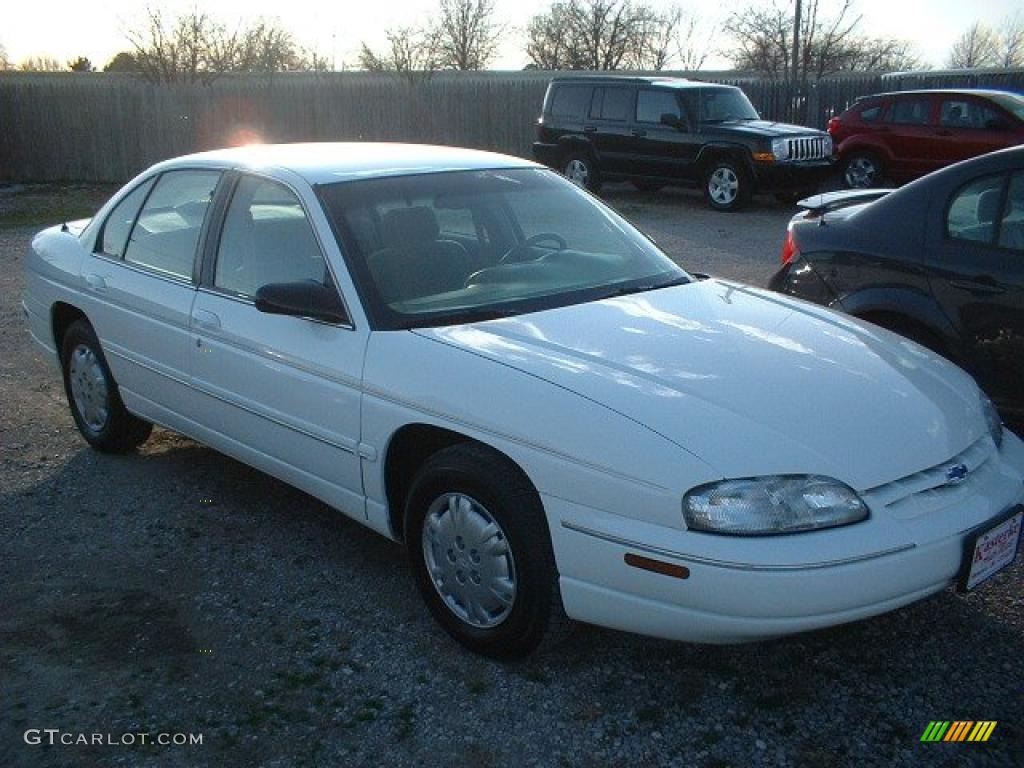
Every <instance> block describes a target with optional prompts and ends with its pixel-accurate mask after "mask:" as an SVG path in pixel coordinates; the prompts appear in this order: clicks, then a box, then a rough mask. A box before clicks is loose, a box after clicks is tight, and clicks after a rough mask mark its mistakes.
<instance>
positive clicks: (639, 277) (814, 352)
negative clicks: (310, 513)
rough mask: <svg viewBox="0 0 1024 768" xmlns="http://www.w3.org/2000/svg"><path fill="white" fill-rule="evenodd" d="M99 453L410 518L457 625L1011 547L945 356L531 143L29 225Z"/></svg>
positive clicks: (326, 169) (786, 601)
mask: <svg viewBox="0 0 1024 768" xmlns="http://www.w3.org/2000/svg"><path fill="white" fill-rule="evenodd" d="M23 307H24V312H25V315H26V317H27V322H28V326H29V328H30V330H31V334H32V336H33V337H34V338H35V340H36V341H37V342H38V343H39V344H40V345H41V346H42V347H43V348H44V349H45V350H46V351H47V353H48V356H49V357H50V358H51V359H52V360H53V361H54V362H55V363H57V364H59V367H60V369H61V371H62V373H63V379H64V385H65V389H66V392H67V396H68V402H69V404H70V409H71V414H72V416H73V418H74V420H75V422H76V424H77V425H78V428H79V429H80V431H81V433H82V435H83V436H84V438H85V440H86V441H87V442H88V443H89V444H90V445H92V446H93V447H94V448H96V449H98V450H101V451H130V450H131V449H133V448H135V447H136V446H138V445H140V444H141V443H142V442H143V441H144V440H145V439H146V437H147V435H148V434H149V433H150V430H151V428H152V425H153V424H159V425H162V426H163V427H166V428H168V429H172V430H176V431H178V432H181V433H184V434H186V435H189V436H190V437H192V438H194V439H196V440H198V441H201V442H202V443H205V444H207V445H209V446H212V447H213V448H215V449H217V450H218V451H222V452H223V453H225V454H228V455H230V456H233V457H235V458H236V459H239V460H240V461H243V462H245V463H247V464H250V465H252V466H253V467H256V468H258V469H260V470H262V471H264V472H267V473H269V474H271V475H273V476H275V477H277V478H280V479H282V480H284V481H286V482H288V483H290V484H292V485H294V486H296V487H298V488H300V489H302V490H304V491H306V492H307V493H309V494H311V495H313V496H315V497H316V498H319V499H322V500H323V501H324V502H326V503H327V504H329V505H331V506H332V507H335V508H337V509H338V510H340V511H341V512H343V513H344V514H346V515H349V516H351V517H352V518H354V519H355V520H358V521H359V522H361V523H363V524H365V525H367V526H369V527H370V528H372V529H374V530H376V531H378V532H380V533H381V534H383V535H385V536H388V537H390V538H392V539H394V540H396V541H400V542H404V544H405V545H406V548H407V550H408V553H409V558H410V561H411V564H412V570H413V573H414V574H415V577H416V580H417V582H418V585H419V588H420V590H421V592H422V594H423V597H424V599H425V601H426V603H427V605H428V606H429V607H430V610H431V611H432V613H433V615H434V616H435V617H436V619H437V620H438V621H439V623H440V624H441V625H442V626H443V627H444V628H445V629H446V630H447V631H448V632H449V633H450V634H451V635H453V636H454V637H455V638H457V639H458V640H459V641H461V642H462V643H464V644H465V645H466V646H468V647H469V648H471V649H473V650H475V651H477V652H480V653H484V654H489V655H493V656H501V657H510V656H516V655H522V654H525V653H528V652H530V651H532V650H533V649H535V648H536V647H537V645H538V644H539V643H540V641H541V640H542V638H543V637H544V636H545V635H546V634H547V635H548V636H551V635H553V634H557V633H556V632H555V630H557V629H560V628H561V627H562V626H563V624H564V620H565V618H566V617H568V618H571V619H576V620H580V621H585V622H591V623H594V624H599V625H604V626H609V627H616V628H619V629H624V630H629V631H632V632H638V633H643V634H647V635H653V636H658V637H664V638H675V639H678V640H685V641H700V642H740V641H746V640H755V639H758V638H767V637H773V636H778V635H784V634H787V633H792V632H800V631H804V630H810V629H814V628H816V627H825V626H830V625H835V624H840V623H843V622H849V621H854V620H857V619H862V618H864V617H867V616H872V615H875V614H879V613H882V612H885V611H889V610H892V609H895V608H898V607H900V606H902V605H905V604H907V603H911V602H913V601H916V600H920V599H921V598H923V597H925V596H927V595H930V594H933V593H935V592H937V591H939V590H942V589H945V588H946V587H948V586H950V585H952V584H954V583H956V584H959V585H960V586H961V588H963V589H969V588H974V587H976V586H977V585H978V584H979V583H981V582H982V581H983V580H985V579H987V578H988V577H989V576H991V575H992V574H994V573H995V572H996V571H998V570H999V569H1001V568H1003V567H1004V566H1005V565H1007V564H1008V563H1009V562H1010V561H1011V560H1012V559H1013V556H1014V554H1015V553H1016V549H1017V544H1018V540H1019V535H1020V524H1021V515H1022V512H1021V510H1022V507H1021V503H1022V501H1024V486H1022V481H1021V478H1022V472H1024V445H1022V443H1021V442H1020V440H1018V438H1017V437H1015V436H1014V435H1012V434H1011V433H1010V432H1008V431H1005V430H1004V429H1003V427H1002V426H1001V424H1000V422H999V418H998V416H997V415H996V413H995V411H994V410H993V408H992V405H991V404H990V403H989V401H988V400H987V399H986V398H985V397H984V396H983V395H982V394H981V393H980V391H979V390H978V387H977V386H976V385H975V383H974V381H973V380H972V379H971V378H970V377H969V376H968V375H967V374H965V373H964V372H962V371H961V370H960V369H959V368H957V367H955V366H954V365H953V364H951V363H949V362H947V361H945V360H944V359H942V358H941V357H939V356H937V355H935V354H933V353H931V352H929V351H928V350H927V349H925V348H923V347H921V346H918V345H917V344H915V343H913V342H911V341H908V340H905V339H903V338H901V337H899V336H896V335H894V334H892V333H889V332H887V331H884V330H882V329H880V328H878V327H875V326H873V325H869V324H867V323H864V322H861V321H858V320H856V319H853V318H850V317H846V316H842V315H839V314H837V313H834V312H832V311H830V310H827V309H825V308H822V307H818V306H815V305H812V304H808V303H804V302H801V301H799V300H796V299H792V298H788V297H785V296H780V295H778V294H774V293H770V292H767V291H762V290H758V289H755V288H751V287H748V286H745V285H741V284H738V283H735V282H732V281H728V280H718V279H696V278H695V277H693V276H691V275H689V274H688V273H687V272H685V271H684V270H683V269H681V268H680V267H678V266H677V265H676V264H675V263H674V262H673V261H672V260H670V259H669V258H668V257H667V256H665V255H664V254H663V253H662V252H661V251H660V250H658V248H657V247H656V246H655V245H654V244H653V243H652V242H651V241H650V240H649V239H647V238H646V237H644V236H643V235H641V234H640V233H639V232H638V231H637V230H635V229H634V228H633V227H632V226H630V225H629V224H628V223H627V222H626V221H624V220H623V219H622V218H620V217H619V216H618V215H617V214H616V213H615V212H614V211H612V210H611V209H609V208H608V207H606V206H604V205H603V204H602V203H601V202H599V201H598V200H596V199H594V198H593V197H591V196H590V194H589V193H587V192H586V191H584V190H582V189H580V188H579V187H577V186H575V185H573V184H572V183H570V182H569V181H567V180H565V179H564V178H562V177H561V176H559V175H558V174H557V173H555V172H553V171H551V170H548V169H545V168H543V167H541V166H539V165H536V164H534V163H531V162H527V161H524V160H519V159H515V158H510V157H504V156H501V155H496V154H490V153H484V152H476V151H469V150H460V149H451V148H442V147H423V146H402V145H386V144H347V145H346V144H321V145H313V144H310V145H280V146H254V147H244V148H236V149H231V150H223V151H215V152H209V153H203V154H195V155H190V156H187V157H181V158H177V159H174V160H170V161H167V162H163V163H160V164H158V165H156V166H154V167H152V168H150V169H149V170H147V171H145V172H144V173H142V174H141V175H139V176H138V177H137V178H135V179H134V180H132V181H131V182H129V183H128V184H127V185H126V186H125V187H124V188H123V189H122V190H121V191H120V192H118V193H117V194H116V195H115V196H114V197H113V198H112V199H111V200H110V201H109V202H108V203H107V204H106V205H105V206H103V208H102V209H101V210H100V211H99V212H98V213H97V215H96V216H95V217H94V218H92V219H91V220H89V221H84V222H72V223H68V224H65V225H62V226H54V227H52V228H50V229H47V230H45V231H44V232H42V233H40V234H39V235H37V236H36V238H35V239H34V240H33V242H32V246H31V250H30V253H29V254H28V258H27V262H26V292H25V296H24V302H23Z"/></svg>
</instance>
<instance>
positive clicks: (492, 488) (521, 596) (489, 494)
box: [405, 444, 565, 658]
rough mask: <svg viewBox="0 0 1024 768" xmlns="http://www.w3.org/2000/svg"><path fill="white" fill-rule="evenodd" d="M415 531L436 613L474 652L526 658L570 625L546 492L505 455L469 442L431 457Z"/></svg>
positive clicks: (422, 576) (409, 530)
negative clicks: (563, 605)
mask: <svg viewBox="0 0 1024 768" xmlns="http://www.w3.org/2000/svg"><path fill="white" fill-rule="evenodd" d="M405 535H406V543H407V546H408V549H409V558H410V560H411V563H412V567H413V572H414V573H415V576H416V582H417V585H418V586H419V589H420V593H421V594H422V596H423V598H424V600H425V601H426V603H427V605H428V606H429V608H430V611H431V613H432V614H433V615H434V618H435V619H436V620H437V621H438V623H440V624H441V626H442V627H443V628H444V629H445V630H446V631H447V632H448V633H449V634H450V635H451V636H452V637H454V638H455V639H456V640H458V641H459V642H460V643H462V644H463V645H465V646H466V647H467V648H469V649H470V650H472V651H475V652H477V653H480V654H483V655H485V656H491V657H495V658H516V657H521V656H525V655H526V654H528V653H530V652H531V651H533V650H534V649H535V648H536V647H537V646H538V645H539V644H540V642H541V640H542V639H543V638H544V636H545V634H546V633H547V632H549V630H552V629H556V630H557V629H558V627H557V626H553V625H559V624H562V623H564V621H565V619H564V614H563V613H562V608H561V599H560V597H559V593H558V585H557V578H558V574H557V571H556V570H555V562H554V555H553V553H552V549H551V539H550V536H549V533H548V527H547V521H546V519H545V517H544V510H543V508H542V506H541V501H540V497H539V496H538V495H537V492H536V491H535V490H534V489H533V487H532V486H531V485H530V484H529V482H528V481H527V480H526V478H525V476H523V474H522V472H521V471H520V470H519V469H518V468H517V467H516V466H515V465H514V464H512V463H511V462H509V461H508V460H507V459H505V458H504V457H502V456H500V455H498V454H495V453H493V452H492V451H490V450H488V449H486V448H484V447H482V446H476V445H472V444H462V445H455V446H452V447H450V448H446V449H444V450H442V451H440V452H438V453H437V454H435V455H434V456H433V457H431V458H430V459H428V460H427V462H426V463H425V464H424V466H423V467H422V469H420V471H419V473H418V474H417V476H416V479H415V481H414V482H413V487H412V490H411V491H410V494H409V500H408V503H407V505H406V517H405Z"/></svg>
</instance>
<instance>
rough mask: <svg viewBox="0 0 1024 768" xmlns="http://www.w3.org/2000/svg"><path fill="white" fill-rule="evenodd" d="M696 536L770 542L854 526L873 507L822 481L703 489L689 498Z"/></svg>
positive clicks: (687, 512) (686, 513) (806, 478)
mask: <svg viewBox="0 0 1024 768" xmlns="http://www.w3.org/2000/svg"><path fill="white" fill-rule="evenodd" d="M683 517H684V519H685V520H686V525H687V527H689V528H690V529H691V530H695V531H707V532H708V533H728V534H734V535H739V536H764V535H771V534H778V533H796V532H798V531H814V530H819V529H821V528H834V527H835V526H839V525H849V524H850V523H856V522H859V521H861V520H864V519H866V518H867V517H868V508H867V505H866V504H865V503H864V502H863V501H862V500H861V498H860V497H859V496H858V495H857V493H856V492H855V491H854V490H853V489H852V488H850V487H849V486H848V485H845V484H843V483H841V482H839V481H838V480H833V479H832V478H830V477H822V476H820V475H770V476H767V477H751V478H744V479H742V480H722V481H719V482H717V483H708V484H707V485H701V486H698V487H697V488H694V489H692V490H690V491H688V492H687V494H686V495H685V496H684V497H683Z"/></svg>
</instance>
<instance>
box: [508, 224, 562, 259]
mask: <svg viewBox="0 0 1024 768" xmlns="http://www.w3.org/2000/svg"><path fill="white" fill-rule="evenodd" d="M545 241H547V242H552V243H554V244H555V245H556V246H558V247H557V248H555V250H556V251H564V250H565V249H566V248H568V247H569V244H568V243H567V242H566V241H565V238H564V237H562V236H561V235H557V234H555V233H554V232H538V233H537V234H536V235H532V236H531V237H528V238H526V239H525V240H523V242H521V243H517V244H516V245H513V246H512V247H511V248H509V249H508V252H507V253H506V254H505V255H504V256H502V257H501V259H499V261H500V263H502V264H511V263H514V262H517V261H522V259H521V258H519V257H520V256H521V255H522V254H523V253H525V251H526V249H527V248H531V247H532V246H534V245H538V244H540V243H543V242H545Z"/></svg>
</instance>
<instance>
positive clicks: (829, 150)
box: [824, 134, 833, 157]
mask: <svg viewBox="0 0 1024 768" xmlns="http://www.w3.org/2000/svg"><path fill="white" fill-rule="evenodd" d="M824 142H825V156H826V157H832V147H833V144H832V137H831V136H829V135H828V134H825V138H824Z"/></svg>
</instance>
